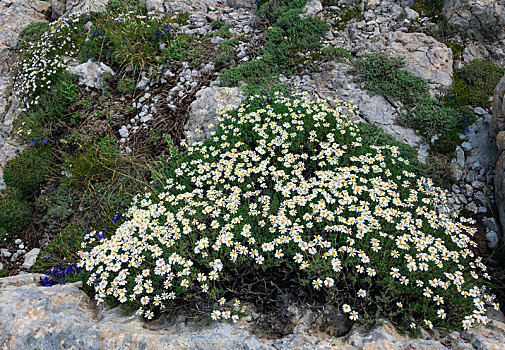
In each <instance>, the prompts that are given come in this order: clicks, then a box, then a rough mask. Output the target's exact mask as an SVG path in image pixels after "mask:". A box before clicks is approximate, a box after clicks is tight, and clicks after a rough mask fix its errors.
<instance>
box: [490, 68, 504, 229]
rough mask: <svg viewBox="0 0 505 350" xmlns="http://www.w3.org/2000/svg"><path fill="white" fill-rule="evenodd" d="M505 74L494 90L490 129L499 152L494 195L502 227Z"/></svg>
mask: <svg viewBox="0 0 505 350" xmlns="http://www.w3.org/2000/svg"><path fill="white" fill-rule="evenodd" d="M504 99H505V76H504V77H503V78H502V79H501V80H500V82H499V83H498V85H497V86H496V88H495V90H494V96H493V105H492V107H491V109H492V110H493V119H492V124H491V130H492V132H493V134H494V135H495V136H496V146H497V147H498V150H499V151H500V152H501V155H500V158H499V159H498V162H497V163H496V167H495V177H494V183H495V197H496V206H497V207H498V212H499V214H500V221H501V225H502V227H505V226H504V225H505V103H503V100H504Z"/></svg>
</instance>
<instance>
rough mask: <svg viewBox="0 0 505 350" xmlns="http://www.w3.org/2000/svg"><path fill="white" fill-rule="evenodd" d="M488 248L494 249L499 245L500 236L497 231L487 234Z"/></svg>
mask: <svg viewBox="0 0 505 350" xmlns="http://www.w3.org/2000/svg"><path fill="white" fill-rule="evenodd" d="M486 239H487V241H488V242H487V246H488V248H489V249H494V248H496V246H497V245H498V234H497V233H496V232H495V231H489V232H488V233H487V234H486Z"/></svg>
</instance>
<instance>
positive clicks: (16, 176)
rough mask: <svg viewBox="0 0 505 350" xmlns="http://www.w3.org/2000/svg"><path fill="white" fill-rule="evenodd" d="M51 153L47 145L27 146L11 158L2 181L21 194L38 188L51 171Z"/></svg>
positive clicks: (28, 193) (27, 193)
mask: <svg viewBox="0 0 505 350" xmlns="http://www.w3.org/2000/svg"><path fill="white" fill-rule="evenodd" d="M53 163H54V158H53V155H52V154H51V151H50V149H49V147H48V146H44V145H35V146H31V147H27V148H26V149H25V150H23V152H21V153H20V154H19V155H18V156H17V157H16V158H14V159H11V160H10V161H9V162H8V163H7V164H6V166H5V169H4V181H5V184H6V185H7V186H9V187H13V188H17V189H18V190H19V191H20V192H21V194H22V195H23V196H28V195H30V194H32V193H33V192H35V191H37V190H39V188H40V186H41V185H42V184H44V183H45V182H46V181H47V179H48V178H49V176H50V174H51V172H52V166H53Z"/></svg>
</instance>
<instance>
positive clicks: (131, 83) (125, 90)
mask: <svg viewBox="0 0 505 350" xmlns="http://www.w3.org/2000/svg"><path fill="white" fill-rule="evenodd" d="M117 91H119V92H120V93H122V94H133V93H134V92H135V80H134V79H133V78H130V77H124V78H121V79H119V80H118V82H117Z"/></svg>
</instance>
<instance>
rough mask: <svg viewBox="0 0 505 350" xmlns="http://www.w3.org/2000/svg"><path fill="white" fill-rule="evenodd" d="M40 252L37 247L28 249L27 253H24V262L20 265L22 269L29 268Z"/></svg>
mask: <svg viewBox="0 0 505 350" xmlns="http://www.w3.org/2000/svg"><path fill="white" fill-rule="evenodd" d="M20 248H21V246H20ZM39 253H40V249H39V248H33V249H32V250H30V251H29V252H28V253H26V254H25V262H24V263H23V265H22V266H21V268H22V269H24V270H29V269H31V268H32V266H33V264H35V261H36V260H37V256H38V255H39Z"/></svg>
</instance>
